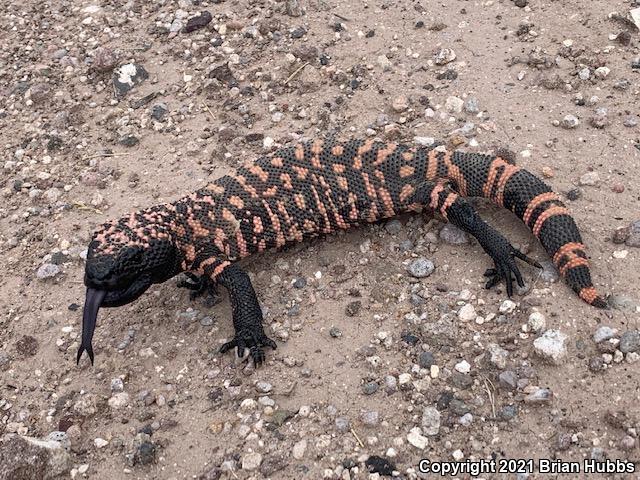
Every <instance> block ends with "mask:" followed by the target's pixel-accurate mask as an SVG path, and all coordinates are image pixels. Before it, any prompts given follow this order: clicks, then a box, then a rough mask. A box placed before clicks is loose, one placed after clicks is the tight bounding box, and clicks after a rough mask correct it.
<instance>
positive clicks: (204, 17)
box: [182, 10, 213, 33]
mask: <svg viewBox="0 0 640 480" xmlns="http://www.w3.org/2000/svg"><path fill="white" fill-rule="evenodd" d="M211 20H213V16H212V15H211V13H210V12H208V11H207V10H205V11H203V12H201V13H200V15H197V16H195V17H191V18H190V19H189V20H187V24H186V25H185V26H184V27H183V28H182V33H191V32H195V31H196V30H200V29H201V28H204V27H206V26H207V25H209V23H211Z"/></svg>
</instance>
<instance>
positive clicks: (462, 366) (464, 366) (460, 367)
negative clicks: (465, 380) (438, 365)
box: [454, 360, 471, 374]
mask: <svg viewBox="0 0 640 480" xmlns="http://www.w3.org/2000/svg"><path fill="white" fill-rule="evenodd" d="M454 368H455V369H456V371H458V372H460V373H465V374H466V373H469V372H470V371H471V365H469V362H467V361H466V360H462V361H461V362H458V363H456V366H455V367H454Z"/></svg>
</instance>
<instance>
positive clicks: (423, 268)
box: [407, 257, 436, 278]
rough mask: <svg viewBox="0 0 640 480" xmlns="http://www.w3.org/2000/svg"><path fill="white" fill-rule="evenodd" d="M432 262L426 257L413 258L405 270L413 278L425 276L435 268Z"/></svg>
mask: <svg viewBox="0 0 640 480" xmlns="http://www.w3.org/2000/svg"><path fill="white" fill-rule="evenodd" d="M435 268H436V267H435V265H434V264H433V262H432V261H431V260H429V259H427V258H424V257H420V258H416V259H415V260H413V261H412V262H411V263H410V264H409V266H408V267H407V271H408V272H409V274H411V276H413V277H415V278H425V277H428V276H429V275H431V274H432V273H433V271H434V270H435Z"/></svg>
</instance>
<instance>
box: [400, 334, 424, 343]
mask: <svg viewBox="0 0 640 480" xmlns="http://www.w3.org/2000/svg"><path fill="white" fill-rule="evenodd" d="M400 338H402V341H403V342H404V343H406V344H407V345H411V346H414V345H416V344H417V343H418V342H419V341H420V339H419V338H418V337H416V336H415V335H414V334H413V333H409V332H404V333H402V334H401V336H400Z"/></svg>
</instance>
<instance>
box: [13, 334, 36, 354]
mask: <svg viewBox="0 0 640 480" xmlns="http://www.w3.org/2000/svg"><path fill="white" fill-rule="evenodd" d="M16 350H17V351H18V353H19V354H20V355H23V356H25V357H33V356H34V355H35V354H36V353H38V341H37V340H36V339H35V338H34V337H32V336H30V335H24V336H23V337H22V338H21V339H20V340H18V341H17V342H16Z"/></svg>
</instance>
